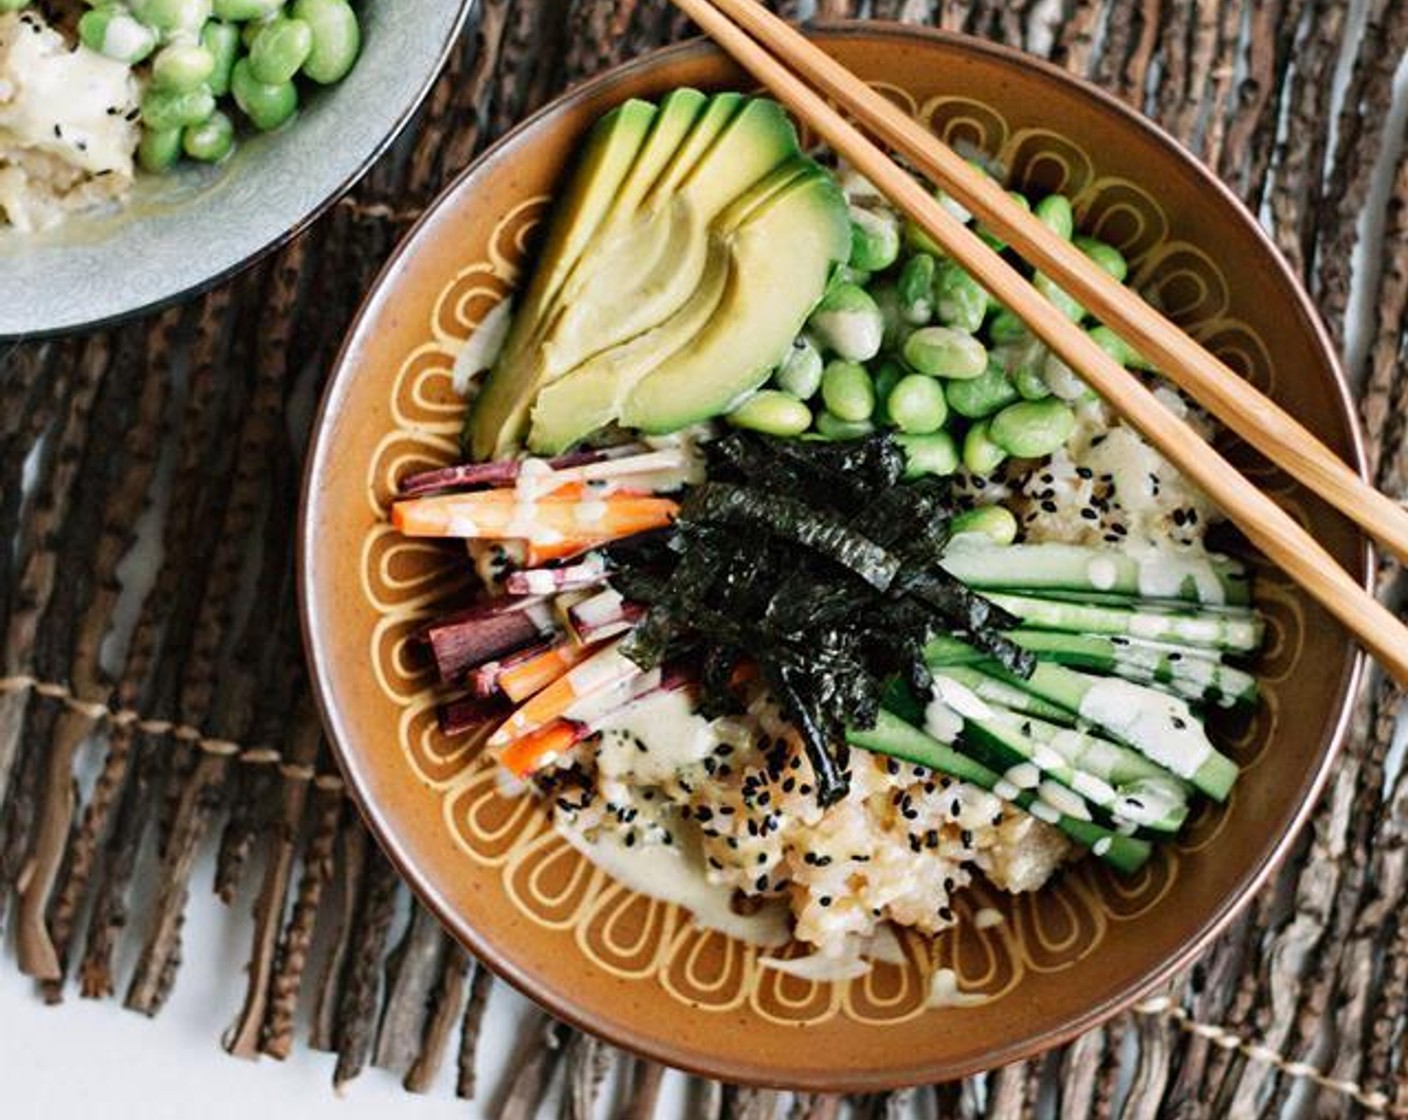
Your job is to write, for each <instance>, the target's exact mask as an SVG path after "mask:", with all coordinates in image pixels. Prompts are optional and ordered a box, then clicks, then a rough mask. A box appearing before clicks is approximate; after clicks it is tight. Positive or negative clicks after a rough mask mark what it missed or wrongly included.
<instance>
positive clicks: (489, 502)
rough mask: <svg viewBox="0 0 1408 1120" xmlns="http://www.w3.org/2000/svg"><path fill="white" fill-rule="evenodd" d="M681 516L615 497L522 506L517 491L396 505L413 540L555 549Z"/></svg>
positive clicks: (664, 501)
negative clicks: (507, 541) (524, 543)
mask: <svg viewBox="0 0 1408 1120" xmlns="http://www.w3.org/2000/svg"><path fill="white" fill-rule="evenodd" d="M678 512H679V503H677V502H675V501H672V500H671V499H669V498H637V497H629V496H621V495H614V494H613V495H611V496H610V497H607V498H603V499H575V498H567V497H561V496H559V495H557V494H553V495H549V496H548V497H546V498H539V499H537V500H536V501H520V500H519V498H518V496H517V495H516V494H515V493H514V492H513V491H512V490H484V491H480V492H477V493H472V494H441V495H437V496H435V497H430V498H415V499H413V500H411V501H408V502H397V503H396V505H395V507H394V508H393V510H392V513H391V521H392V524H393V525H395V526H396V528H397V529H399V530H400V531H401V532H403V533H406V534H407V535H409V536H413V537H462V538H476V539H477V538H488V539H499V538H503V537H510V538H515V537H518V538H524V539H527V540H530V541H534V542H536V543H538V544H556V543H559V542H561V541H562V540H564V539H565V538H569V537H575V538H578V539H580V538H582V537H585V536H599V537H610V538H612V539H614V538H616V537H624V536H630V535H631V534H633V533H643V532H645V531H646V530H648V529H658V528H662V527H664V526H666V525H668V524H670V522H671V521H672V520H674V517H675V515H676V514H677V513H678Z"/></svg>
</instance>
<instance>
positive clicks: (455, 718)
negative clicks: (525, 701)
mask: <svg viewBox="0 0 1408 1120" xmlns="http://www.w3.org/2000/svg"><path fill="white" fill-rule="evenodd" d="M511 714H512V705H510V704H507V703H505V702H504V701H503V700H502V699H498V700H484V699H482V698H467V697H466V698H462V699H459V700H451V701H450V702H449V703H446V704H441V705H440V708H439V710H438V711H437V712H436V715H437V716H438V717H439V720H440V732H441V734H443V735H465V734H468V733H469V732H471V731H479V730H484V729H486V728H487V727H489V726H490V725H493V726H498V725H499V724H500V723H502V722H503V721H504V720H506V719H507V718H508V717H509V715H511Z"/></svg>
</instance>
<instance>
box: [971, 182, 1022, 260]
mask: <svg viewBox="0 0 1408 1120" xmlns="http://www.w3.org/2000/svg"><path fill="white" fill-rule="evenodd" d="M1007 197H1008V198H1010V199H1011V200H1012V201H1013V202H1015V203H1016V204H1017V205H1018V206H1020V207H1021V208H1022V209H1023V210H1025V211H1026V212H1027V213H1028V214H1030V213H1031V210H1032V204H1031V200H1030V199H1028V198H1027V196H1026V195H1024V194H1023V193H1022V192H1021V191H1008V192H1007ZM977 232H978V236H979V237H981V238H982V239H983V240H984V241H986V242H987V243H988V248H990V249H992V250H993V251H994V252H996V253H1000V252H1002V251H1003V250H1004V249H1006V248H1007V242H1006V241H1004V240H1003V239H1002V238H1000V237H999V236H998V235H997V234H996V233H994V232H993V231H992V230H990V229H988V228H987V226H984V225H979V226H978V231H977Z"/></svg>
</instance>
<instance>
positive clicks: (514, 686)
mask: <svg viewBox="0 0 1408 1120" xmlns="http://www.w3.org/2000/svg"><path fill="white" fill-rule="evenodd" d="M600 649H601V647H600V646H599V645H598V646H579V645H577V643H576V642H563V643H562V644H561V645H556V646H553V647H552V648H551V649H546V650H544V651H543V652H542V653H540V654H538V655H537V656H536V657H532V658H529V659H528V660H527V661H524V662H522V663H521V664H518V665H510V666H508V667H507V668H505V669H504V670H503V671H502V672H501V673H500V674H499V682H498V683H499V691H500V692H502V693H503V694H504V695H505V696H507V697H508V698H509V699H510V700H512V701H513V702H514V703H515V704H521V703H523V701H525V700H527V699H528V698H529V697H530V696H533V695H534V694H536V693H538V692H541V691H542V690H543V689H545V688H547V686H548V685H550V684H552V682H553V681H555V680H557V679H558V678H560V677H562V676H563V675H564V674H565V673H566V672H567V671H568V670H569V669H571V668H572V667H573V666H574V665H580V664H581V663H582V662H583V661H585V660H586V659H587V658H589V657H591V656H592V655H593V654H594V653H596V652H597V651H598V650H600Z"/></svg>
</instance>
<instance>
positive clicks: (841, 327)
mask: <svg viewBox="0 0 1408 1120" xmlns="http://www.w3.org/2000/svg"><path fill="white" fill-rule="evenodd" d="M812 326H813V327H814V328H815V329H816V330H817V331H820V332H824V333H825V334H826V335H828V336H829V337H830V338H831V339H832V340H833V341H834V344H835V348H836V350H837V352H838V353H843V354H853V355H856V357H855V360H856V361H858V362H868V361H869V360H870V359H871V358H873V357H875V355H876V354H878V353H880V346H881V344H882V343H883V342H884V340H885V325H884V322H883V320H882V319H879V318H876V317H875V316H872V315H867V314H865V313H864V312H860V311H819V312H817V313H816V314H815V315H813V316H812Z"/></svg>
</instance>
